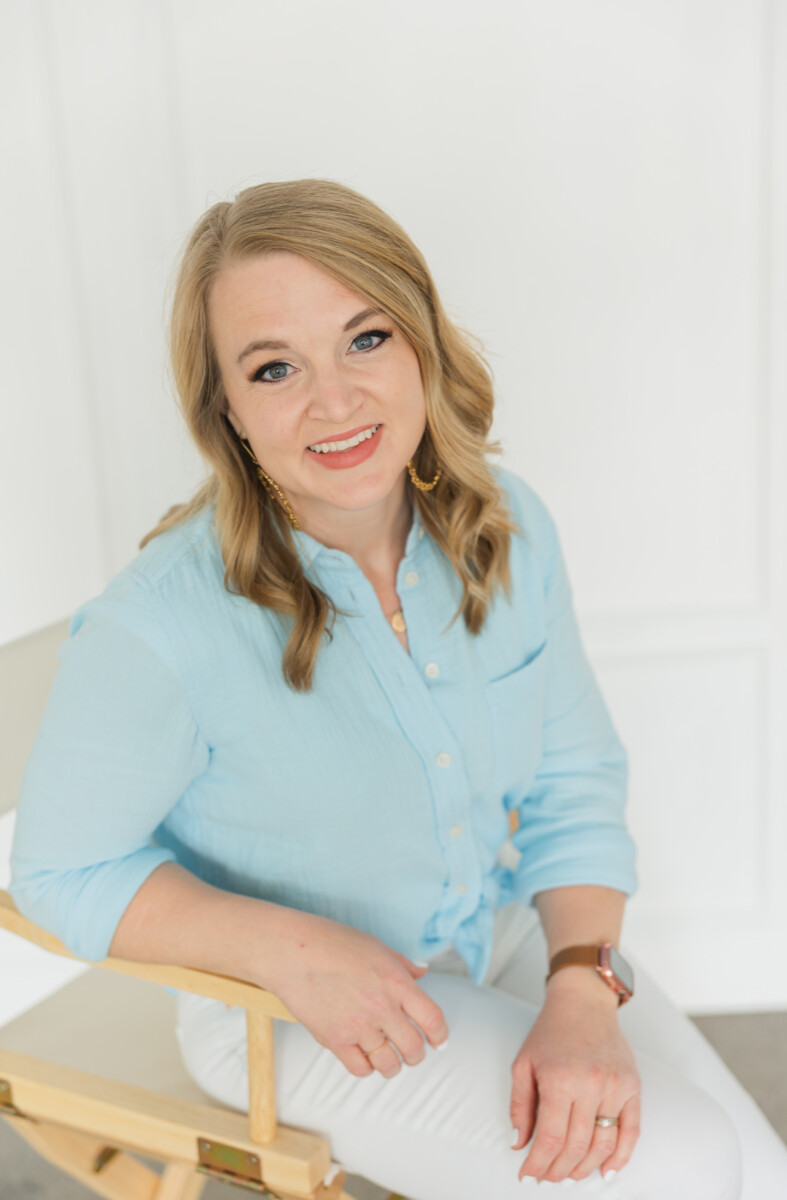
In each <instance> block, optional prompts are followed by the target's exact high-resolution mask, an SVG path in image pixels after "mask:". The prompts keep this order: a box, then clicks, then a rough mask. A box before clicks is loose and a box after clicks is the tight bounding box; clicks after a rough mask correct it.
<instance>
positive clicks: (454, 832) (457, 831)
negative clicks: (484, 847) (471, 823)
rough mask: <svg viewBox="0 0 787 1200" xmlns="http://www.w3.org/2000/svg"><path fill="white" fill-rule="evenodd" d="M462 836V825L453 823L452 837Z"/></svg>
mask: <svg viewBox="0 0 787 1200" xmlns="http://www.w3.org/2000/svg"><path fill="white" fill-rule="evenodd" d="M461 836H462V826H461V825H452V826H451V837H461Z"/></svg>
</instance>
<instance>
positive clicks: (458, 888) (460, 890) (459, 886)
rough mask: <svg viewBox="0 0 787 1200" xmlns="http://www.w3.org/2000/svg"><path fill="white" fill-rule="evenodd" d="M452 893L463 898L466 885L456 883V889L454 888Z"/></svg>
mask: <svg viewBox="0 0 787 1200" xmlns="http://www.w3.org/2000/svg"><path fill="white" fill-rule="evenodd" d="M454 891H455V892H456V894H457V896H464V894H465V893H466V891H467V884H466V883H458V884H457V885H456V887H455V888H454Z"/></svg>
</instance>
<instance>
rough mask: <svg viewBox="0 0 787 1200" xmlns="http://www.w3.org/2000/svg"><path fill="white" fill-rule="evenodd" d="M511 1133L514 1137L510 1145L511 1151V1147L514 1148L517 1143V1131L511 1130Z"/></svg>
mask: <svg viewBox="0 0 787 1200" xmlns="http://www.w3.org/2000/svg"><path fill="white" fill-rule="evenodd" d="M511 1132H512V1134H513V1135H514V1140H513V1142H512V1143H511V1148H512V1149H513V1147H514V1146H515V1145H516V1144H517V1142H518V1141H519V1130H518V1129H512V1130H511Z"/></svg>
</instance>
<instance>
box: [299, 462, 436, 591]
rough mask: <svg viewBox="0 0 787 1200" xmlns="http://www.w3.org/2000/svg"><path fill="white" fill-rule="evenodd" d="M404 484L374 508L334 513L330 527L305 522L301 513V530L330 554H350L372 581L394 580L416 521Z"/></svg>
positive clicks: (315, 521)
mask: <svg viewBox="0 0 787 1200" xmlns="http://www.w3.org/2000/svg"><path fill="white" fill-rule="evenodd" d="M404 484H405V481H404V478H402V480H401V485H400V486H399V487H397V488H394V489H393V490H392V491H391V493H389V495H388V496H386V497H385V499H384V500H383V501H382V502H381V503H380V504H378V505H374V506H373V507H371V508H367V509H362V510H361V511H359V512H340V513H336V511H335V510H334V514H332V519H331V522H330V525H329V524H328V522H327V521H320V519H319V518H316V519H315V520H314V521H305V520H304V519H303V517H302V516H301V515H300V513H299V516H298V519H299V521H300V523H301V528H302V529H304V530H305V532H306V533H308V534H309V535H310V536H311V537H313V538H316V540H317V541H318V542H322V544H323V545H324V546H327V547H329V548H330V549H331V550H342V551H343V552H344V553H345V554H349V555H350V557H351V558H352V559H354V560H355V562H356V563H357V564H358V566H359V567H360V568H361V570H362V571H363V573H364V574H365V575H366V576H368V577H369V578H370V579H386V578H389V577H395V575H396V569H397V567H398V566H399V563H400V562H401V560H402V558H403V557H404V551H405V546H406V545H407V535H408V534H409V532H410V527H411V525H412V521H413V499H412V495H411V494H410V490H409V489H406V488H405V486H404ZM334 517H338V520H336V519H333V518H334Z"/></svg>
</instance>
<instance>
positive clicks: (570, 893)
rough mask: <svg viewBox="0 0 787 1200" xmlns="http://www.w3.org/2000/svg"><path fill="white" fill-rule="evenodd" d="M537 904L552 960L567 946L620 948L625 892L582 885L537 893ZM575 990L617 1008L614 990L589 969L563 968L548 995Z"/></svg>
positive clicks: (552, 982)
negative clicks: (609, 945)
mask: <svg viewBox="0 0 787 1200" xmlns="http://www.w3.org/2000/svg"><path fill="white" fill-rule="evenodd" d="M534 902H535V905H536V909H537V910H538V915H539V917H540V919H541V924H542V926H543V928H544V936H545V937H546V941H547V947H548V955H549V958H550V959H552V957H553V956H554V955H555V954H557V952H558V951H559V950H563V949H565V947H566V946H579V945H591V944H594V943H595V944H598V943H600V942H612V944H613V946H615V947H616V948H617V947H618V945H619V942H620V934H621V929H622V926H623V910H624V907H625V903H626V895H625V893H624V892H619V891H617V890H616V889H615V888H608V887H598V886H596V885H595V884H583V885H578V886H575V887H559V888H549V889H548V890H546V891H543V892H538V893H537V894H536V895H535V897H534ZM598 984H601V987H598ZM574 986H576V987H581V988H585V989H587V990H588V991H589V992H590V993H591V994H593V995H597V996H599V997H601V998H603V999H605V1000H609V1001H610V1002H612V1001H614V1003H615V1004H617V1000H616V998H615V995H614V993H613V992H612V990H611V989H610V988H608V987H607V986H606V984H605V983H604V982H603V980H601V979H599V978H598V975H597V973H596V972H595V971H593V970H592V969H589V968H588V967H581V966H572V967H563V968H562V969H561V970H560V971H558V972H557V973H556V974H555V975H553V977H552V979H551V980H550V982H549V986H548V988H547V991H548V992H549V991H551V990H553V989H555V988H559V989H564V988H569V987H574Z"/></svg>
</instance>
